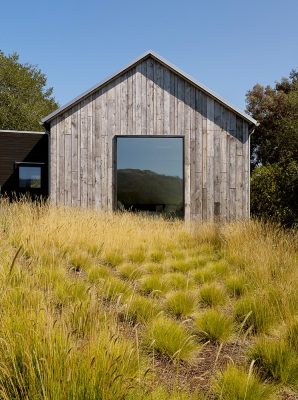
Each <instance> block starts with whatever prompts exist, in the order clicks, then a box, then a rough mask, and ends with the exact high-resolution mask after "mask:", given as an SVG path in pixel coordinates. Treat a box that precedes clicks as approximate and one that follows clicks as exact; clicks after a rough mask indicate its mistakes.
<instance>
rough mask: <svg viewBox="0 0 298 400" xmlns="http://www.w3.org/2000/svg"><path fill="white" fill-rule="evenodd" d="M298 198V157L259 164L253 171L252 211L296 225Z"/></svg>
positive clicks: (283, 222)
mask: <svg viewBox="0 0 298 400" xmlns="http://www.w3.org/2000/svg"><path fill="white" fill-rule="evenodd" d="M297 143H298V142H297ZM297 147H298V145H297ZM297 201H298V159H297V160H291V159H289V160H286V161H284V162H280V163H275V164H270V165H265V166H261V167H257V168H256V169H255V170H254V171H253V173H252V177H251V211H252V213H253V215H255V216H257V217H260V218H265V219H268V220H269V219H271V220H274V221H276V222H281V223H282V224H283V225H286V226H291V225H295V224H297V223H298V207H297Z"/></svg>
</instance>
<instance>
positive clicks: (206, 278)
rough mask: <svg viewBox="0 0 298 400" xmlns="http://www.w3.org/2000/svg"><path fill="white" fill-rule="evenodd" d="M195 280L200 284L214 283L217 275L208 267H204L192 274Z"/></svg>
mask: <svg viewBox="0 0 298 400" xmlns="http://www.w3.org/2000/svg"><path fill="white" fill-rule="evenodd" d="M192 277H193V279H194V280H195V281H196V282H197V283H200V284H203V283H209V282H212V281H213V280H214V279H215V277H216V274H215V272H214V271H213V270H212V269H211V268H209V267H208V266H206V267H203V268H201V269H197V270H195V271H194V272H193V273H192Z"/></svg>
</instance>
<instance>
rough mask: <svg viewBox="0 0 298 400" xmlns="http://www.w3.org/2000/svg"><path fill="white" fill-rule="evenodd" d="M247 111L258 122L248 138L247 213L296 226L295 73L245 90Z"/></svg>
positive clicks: (297, 130)
mask: <svg viewBox="0 0 298 400" xmlns="http://www.w3.org/2000/svg"><path fill="white" fill-rule="evenodd" d="M246 99H247V111H248V112H249V113H250V114H251V115H252V116H253V117H254V118H255V119H257V120H258V122H259V126H258V127H257V128H256V129H255V132H254V133H253V135H252V137H251V154H252V158H251V165H252V170H253V172H252V177H251V211H252V214H253V215H256V216H258V217H262V218H266V219H273V220H275V221H277V222H280V223H282V224H284V225H286V226H293V225H297V224H298V73H297V72H296V71H292V72H291V73H290V76H289V78H283V79H282V80H281V82H276V83H275V87H274V88H271V87H270V86H267V87H263V86H262V85H260V84H257V85H255V86H254V87H253V89H252V90H250V91H248V93H247V96H246Z"/></svg>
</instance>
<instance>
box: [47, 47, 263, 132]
mask: <svg viewBox="0 0 298 400" xmlns="http://www.w3.org/2000/svg"><path fill="white" fill-rule="evenodd" d="M150 56H151V57H152V58H153V59H155V60H156V61H158V62H160V63H161V64H163V65H164V66H165V67H167V68H168V69H170V70H172V71H173V72H174V73H176V74H178V75H179V76H181V77H182V78H183V79H185V80H187V81H189V82H190V83H191V84H192V85H194V86H196V87H198V88H199V89H200V90H202V91H203V92H205V93H206V94H207V95H209V96H211V97H213V98H214V99H215V100H217V101H218V102H220V103H221V104H223V105H224V106H226V107H227V108H229V109H230V110H232V111H233V112H235V113H236V114H238V115H240V116H241V117H242V118H244V119H245V120H247V121H249V122H250V123H252V124H254V125H257V124H258V123H257V121H256V120H255V119H254V118H252V117H251V116H250V115H248V114H246V113H245V112H244V111H241V110H239V109H238V108H236V107H234V106H233V105H231V104H230V103H229V102H228V101H226V100H225V99H223V98H222V97H221V96H219V95H217V94H216V93H215V92H213V91H212V90H210V89H209V88H207V86H205V85H203V84H202V83H200V82H199V81H197V80H196V79H194V78H193V77H191V76H190V75H188V74H186V73H185V72H184V71H182V70H181V69H179V68H178V67H176V66H175V65H174V64H171V63H170V62H169V61H167V60H166V59H164V58H163V57H161V56H160V55H159V54H157V53H156V52H154V51H153V50H147V51H146V52H145V53H143V54H142V55H141V56H140V57H138V58H137V59H135V60H134V61H132V62H130V63H129V64H128V65H126V66H125V67H123V68H121V69H120V70H119V71H117V72H116V73H114V74H113V75H110V76H108V77H107V78H106V79H104V80H102V81H101V82H99V83H97V84H96V85H94V86H92V87H91V88H90V89H88V90H86V91H85V92H83V93H81V94H80V95H79V96H77V97H75V98H74V99H72V100H71V101H69V102H68V103H66V104H64V105H63V106H61V107H60V108H58V109H57V110H56V111H53V112H52V113H50V114H49V115H47V116H46V117H44V118H42V120H41V123H42V124H46V123H48V122H49V121H50V120H52V119H53V118H55V117H56V116H57V115H59V114H60V113H61V112H64V111H66V110H67V109H69V108H70V107H71V106H73V105H75V104H76V103H78V102H79V101H81V100H82V99H84V98H86V97H87V96H89V95H90V94H92V93H93V92H95V91H96V90H98V89H100V88H101V87H102V86H104V85H106V84H107V83H108V82H110V81H112V80H113V79H115V78H116V77H117V76H119V75H121V74H123V73H124V72H125V71H127V70H129V69H131V68H133V66H134V65H136V64H138V63H139V62H141V61H143V60H145V59H146V58H148V57H150Z"/></svg>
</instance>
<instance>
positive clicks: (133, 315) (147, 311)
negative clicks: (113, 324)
mask: <svg viewBox="0 0 298 400" xmlns="http://www.w3.org/2000/svg"><path fill="white" fill-rule="evenodd" d="M124 307H125V311H124V314H125V317H126V319H127V320H129V321H131V322H133V323H136V322H140V323H145V322H148V321H149V320H151V319H152V318H154V317H156V316H157V315H158V314H159V313H160V312H161V307H160V306H159V304H158V303H157V302H156V301H155V300H154V299H148V298H147V297H144V296H140V295H137V294H134V295H133V296H131V297H130V298H128V299H127V302H126V303H125V305H124Z"/></svg>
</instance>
